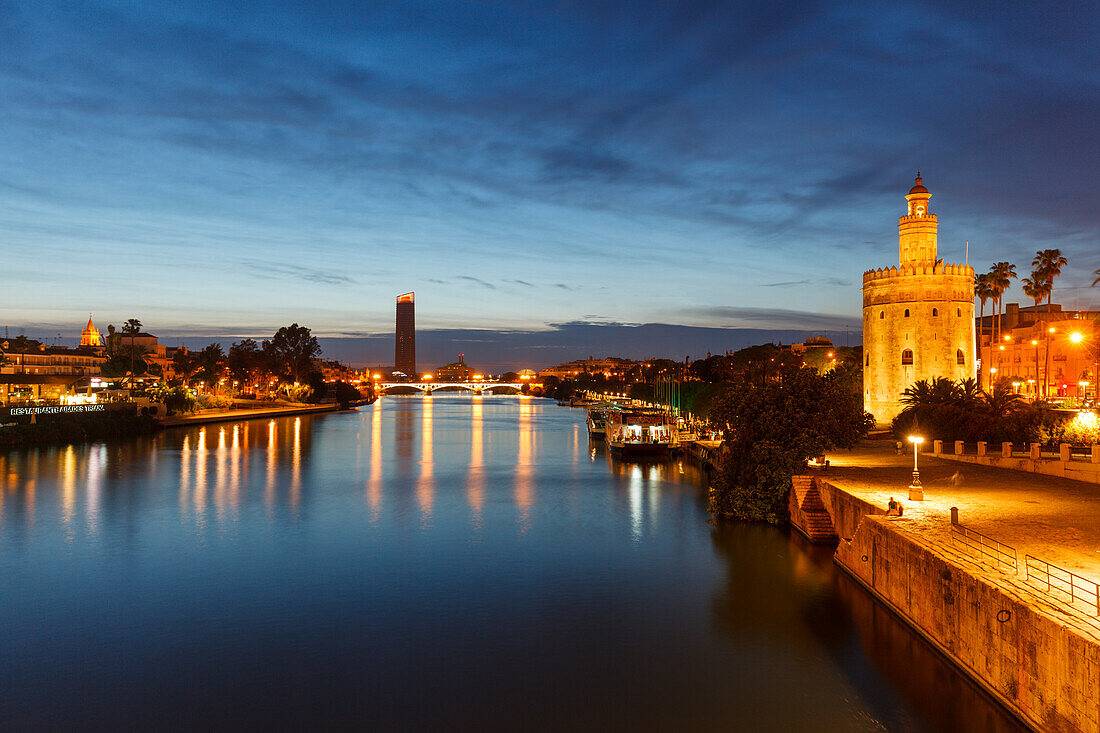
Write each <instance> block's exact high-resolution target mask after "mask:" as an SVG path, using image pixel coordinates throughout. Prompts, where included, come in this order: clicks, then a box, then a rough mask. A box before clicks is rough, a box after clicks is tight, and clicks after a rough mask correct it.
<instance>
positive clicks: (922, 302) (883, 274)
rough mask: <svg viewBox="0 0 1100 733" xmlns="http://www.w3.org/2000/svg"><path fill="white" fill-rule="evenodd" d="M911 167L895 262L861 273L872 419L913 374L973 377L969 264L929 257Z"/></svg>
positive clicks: (897, 405)
mask: <svg viewBox="0 0 1100 733" xmlns="http://www.w3.org/2000/svg"><path fill="white" fill-rule="evenodd" d="M931 197H932V195H931V194H930V193H928V189H927V188H925V187H924V185H923V184H922V183H921V177H920V173H919V172H918V173H917V180H916V184H915V185H914V186H913V187H912V188H911V189H909V193H908V195H906V197H905V199H906V201H908V203H909V207H908V211H906V213H905V216H902V217H901V218H900V219H898V259H899V266H898V267H889V268H883V269H880V270H868V271H867V272H865V273H863V407H864V409H865V410H867V412H870V413H871V414H872V415H874V416H875V421H876V422H877V423H878V424H880V425H888V424H889V423H890V421H891V420H893V419H894V417H896V416H897V414H898V413H899V412H901V408H902V404H901V395H902V393H903V392H904V391H905V389H906V388H907V387H909V386H910V385H912V384H913V383H914V382H916V381H918V380H921V379H928V380H931V379H933V378H935V377H947V378H948V379H953V380H958V379H967V378H974V377H975V375H976V374H977V371H976V370H977V365H976V364H975V361H974V356H975V350H974V268H973V267H970V266H969V265H952V264H949V263H945V262H944V261H943V260H940V259H937V254H936V238H937V228H938V227H939V222H938V221H937V220H936V216H935V214H932V213H931V212H930V211H929V208H928V200H929V199H930V198H931Z"/></svg>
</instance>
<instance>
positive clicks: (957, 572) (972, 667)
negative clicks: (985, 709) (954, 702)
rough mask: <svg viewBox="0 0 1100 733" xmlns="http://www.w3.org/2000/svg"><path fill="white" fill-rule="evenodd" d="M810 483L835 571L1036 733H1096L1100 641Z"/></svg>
mask: <svg viewBox="0 0 1100 733" xmlns="http://www.w3.org/2000/svg"><path fill="white" fill-rule="evenodd" d="M816 483H817V486H818V488H819V493H820V496H821V500H822V503H823V504H824V505H825V507H826V508H827V509H828V511H829V513H830V515H831V516H832V518H833V522H834V527H835V528H836V533H837V535H838V536H839V538H840V541H839V544H838V546H837V550H836V554H835V556H834V559H835V561H836V562H837V564H839V565H840V566H841V567H842V568H843V569H844V570H846V571H847V572H848V573H850V574H851V575H852V576H853V577H854V578H855V579H856V580H858V581H859V582H860V583H861V584H863V585H864V586H865V587H866V588H867V589H868V590H870V591H871V593H872V594H874V595H875V596H876V597H877V598H878V599H879V600H880V601H882V602H883V603H885V604H886V605H887V606H888V607H889V608H891V609H892V610H893V611H894V612H895V613H897V614H898V615H899V616H901V617H902V618H903V619H904V620H905V621H906V622H907V623H909V624H910V625H911V626H912V627H913V628H914V629H916V630H917V631H918V632H919V633H920V634H921V635H922V636H924V637H925V638H926V639H927V640H928V641H930V642H931V643H932V644H933V645H934V646H936V647H937V648H938V649H939V650H940V651H941V652H942V653H943V654H945V655H946V656H947V657H948V658H949V659H951V660H952V661H953V662H955V664H957V665H958V666H959V667H960V668H961V669H963V670H964V671H965V672H967V673H968V674H969V675H970V676H971V677H972V678H973V679H975V680H976V681H977V682H978V683H980V684H981V685H982V686H983V687H984V688H985V689H986V690H987V691H988V692H989V693H990V694H992V695H993V696H994V697H996V698H997V699H998V700H1000V701H1001V702H1002V703H1003V704H1004V705H1005V706H1006V707H1008V708H1009V709H1010V710H1012V711H1013V712H1014V713H1015V714H1016V715H1017V716H1018V717H1019V718H1020V719H1021V720H1023V721H1024V722H1026V723H1027V724H1029V725H1030V726H1032V727H1034V728H1035V729H1036V730H1041V731H1054V732H1056V733H1063V732H1078V731H1087V732H1088V733H1100V636H1098V635H1089V634H1085V633H1082V632H1080V630H1079V629H1076V628H1073V627H1072V625H1071V624H1069V623H1067V619H1066V618H1064V617H1060V616H1059V614H1058V613H1057V612H1055V611H1054V610H1052V609H1051V608H1049V607H1044V604H1039V603H1036V602H1034V597H1033V596H1032V597H1029V596H1031V594H1030V593H1029V592H1028V591H1027V589H1026V588H1023V587H1021V585H1020V583H1016V585H1015V586H1014V585H1013V584H1012V583H1008V582H996V581H995V580H992V579H990V578H989V577H988V576H987V573H988V572H994V571H986V570H983V568H982V567H981V566H980V565H979V564H977V563H976V562H975V561H973V560H972V559H970V558H969V557H967V556H966V555H965V554H962V553H960V552H958V551H957V550H956V549H955V548H954V547H953V546H951V545H947V546H944V545H943V544H942V543H937V542H936V541H933V540H930V539H928V538H926V537H922V536H920V535H917V534H914V533H911V532H904V531H899V529H895V528H894V527H893V526H891V524H892V522H893V521H895V520H893V519H892V518H887V517H885V516H884V515H885V510H883V509H882V508H881V507H877V506H875V505H873V504H870V503H868V502H866V501H864V500H862V499H860V498H858V497H855V496H852V495H851V494H849V493H847V492H845V491H844V490H843V489H842V488H839V487H837V486H836V485H834V484H832V483H830V482H829V481H827V480H822V479H821V478H818V479H817V482H816Z"/></svg>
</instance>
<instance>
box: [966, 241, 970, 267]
mask: <svg viewBox="0 0 1100 733" xmlns="http://www.w3.org/2000/svg"><path fill="white" fill-rule="evenodd" d="M966 264H967V265H970V240H969V239H968V240H966Z"/></svg>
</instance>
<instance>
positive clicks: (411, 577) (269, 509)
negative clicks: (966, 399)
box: [0, 394, 1015, 731]
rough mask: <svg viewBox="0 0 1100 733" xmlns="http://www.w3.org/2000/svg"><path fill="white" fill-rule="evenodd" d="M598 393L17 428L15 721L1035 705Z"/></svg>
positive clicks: (3, 699)
mask: <svg viewBox="0 0 1100 733" xmlns="http://www.w3.org/2000/svg"><path fill="white" fill-rule="evenodd" d="M583 419H584V415H583V412H581V411H577V410H572V411H571V410H568V409H563V408H558V407H555V406H554V405H553V404H552V403H549V402H544V401H538V400H533V399H530V398H518V397H501V396H493V397H489V396H485V397H470V396H451V395H441V394H437V395H435V396H433V397H430V398H421V397H408V398H384V399H383V400H382V401H380V402H378V403H375V404H374V405H371V406H368V407H364V408H362V409H360V410H359V411H357V412H353V413H342V414H335V415H329V416H326V417H308V416H305V417H294V418H283V419H279V420H269V421H252V422H244V423H224V424H213V425H209V426H205V427H196V428H190V429H181V430H173V431H166V432H164V433H161V434H159V435H156V436H153V437H150V438H145V439H140V440H133V441H124V442H119V443H113V444H109V445H106V444H100V445H90V446H89V445H82V446H64V447H58V448H43V449H40V450H34V451H16V452H11V453H8V454H0V598H4V599H5V604H6V608H5V610H6V611H7V613H6V615H5V624H3V625H0V655H2V657H3V659H4V660H5V670H6V675H5V677H4V680H5V685H3V686H0V712H2V713H4V715H5V718H4V719H5V725H6V726H12V727H23V728H39V729H41V728H48V727H67V728H73V727H82V726H83V727H90V726H96V727H115V728H119V727H134V726H135V725H136V726H138V727H143V723H145V724H146V725H147V726H148V727H153V726H154V725H156V726H158V727H164V725H165V723H164V721H172V720H179V721H180V722H179V723H177V724H176V725H177V726H178V727H180V728H187V727H190V728H195V727H200V728H201V727H239V725H240V723H241V721H242V720H246V721H248V722H249V727H286V726H287V724H288V723H289V724H296V725H297V726H298V727H301V726H304V725H309V727H311V728H325V727H349V725H350V724H358V725H357V727H362V724H364V723H365V724H367V725H369V726H370V727H372V728H375V729H409V728H447V729H454V728H477V727H480V728H490V729H500V728H511V729H521V728H530V727H536V728H546V729H571V730H579V729H609V728H610V729H621V728H634V729H638V730H670V729H685V728H690V729H729V728H731V727H732V728H737V727H741V728H743V729H795V728H799V727H801V728H804V729H806V730H811V729H812V730H827V729H833V730H881V729H883V728H886V729H890V730H937V729H959V730H978V729H982V730H1005V731H1008V730H1014V729H1015V726H1014V724H1013V723H1012V721H1011V720H1009V719H1007V718H1006V717H1005V716H1004V714H1003V713H1002V712H1001V711H1000V709H999V708H997V707H996V706H993V705H991V704H990V703H989V702H988V701H987V700H985V698H983V697H982V696H981V695H980V694H979V693H977V692H976V691H975V690H974V689H973V686H972V685H970V683H969V682H967V681H966V680H965V679H964V678H961V677H960V676H959V675H958V674H957V673H956V672H955V671H954V670H953V669H952V668H951V667H950V666H948V665H946V664H945V663H944V662H943V660H941V659H939V658H938V657H937V656H936V655H935V654H934V653H933V652H931V651H930V650H929V649H928V648H927V647H926V646H925V645H924V644H923V642H921V641H920V640H919V639H917V638H916V637H914V636H913V635H912V633H911V632H909V631H908V629H907V628H906V627H905V626H904V625H902V624H900V623H899V622H898V621H897V620H896V619H894V618H893V617H892V616H890V614H889V613H887V612H885V611H883V610H882V609H881V607H879V606H877V605H876V604H874V603H873V602H871V601H870V599H869V598H868V597H867V595H866V594H865V593H864V592H863V591H862V590H860V589H859V588H858V587H856V586H854V585H853V584H852V583H851V582H850V581H848V580H847V578H846V577H844V576H841V575H839V574H838V573H837V572H836V571H835V569H834V568H833V566H832V564H831V562H830V561H829V556H828V553H827V552H826V553H824V554H823V553H822V552H820V551H818V550H816V549H814V548H808V547H806V546H805V545H803V544H802V543H801V542H800V541H799V540H797V539H796V538H792V537H790V536H789V535H787V534H786V533H783V532H779V531H777V530H775V529H773V528H770V527H754V526H747V527H746V526H740V525H718V526H713V525H711V524H709V523H708V515H707V514H706V512H705V507H704V490H703V488H702V486H703V479H702V477H701V475H700V473H699V471H698V470H697V468H696V467H695V466H694V465H692V464H691V463H688V462H684V461H670V462H664V463H639V464H634V463H622V462H620V461H617V460H614V459H612V458H611V457H610V456H608V455H607V454H606V452H605V451H604V450H603V447H602V444H601V443H600V442H598V441H594V442H591V443H590V442H588V440H587V433H586V430H585V427H584V425H583ZM120 660H124V662H120ZM59 683H63V684H59ZM59 690H60V691H59ZM65 690H80V691H81V692H80V694H76V693H66V692H65ZM792 690H794V691H795V692H792ZM364 691H369V694H366V693H365V692H364ZM168 727H172V726H171V725H170V724H169V725H168Z"/></svg>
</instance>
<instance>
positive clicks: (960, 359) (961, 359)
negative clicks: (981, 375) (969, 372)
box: [955, 349, 966, 364]
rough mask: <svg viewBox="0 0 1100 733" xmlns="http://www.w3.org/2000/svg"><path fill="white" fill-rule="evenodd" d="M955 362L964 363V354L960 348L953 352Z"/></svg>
mask: <svg viewBox="0 0 1100 733" xmlns="http://www.w3.org/2000/svg"><path fill="white" fill-rule="evenodd" d="M955 363H956V364H966V354H964V353H963V350H962V349H959V350H958V351H956V352H955Z"/></svg>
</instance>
